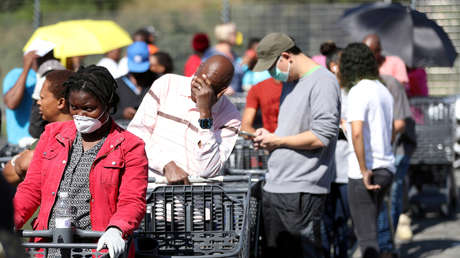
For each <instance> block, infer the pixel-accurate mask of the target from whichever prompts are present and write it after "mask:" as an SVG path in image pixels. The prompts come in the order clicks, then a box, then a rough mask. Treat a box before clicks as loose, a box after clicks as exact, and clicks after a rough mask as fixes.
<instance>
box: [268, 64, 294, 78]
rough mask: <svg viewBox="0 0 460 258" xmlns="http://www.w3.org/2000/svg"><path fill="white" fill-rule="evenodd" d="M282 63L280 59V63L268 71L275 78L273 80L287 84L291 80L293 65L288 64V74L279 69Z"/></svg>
mask: <svg viewBox="0 0 460 258" xmlns="http://www.w3.org/2000/svg"><path fill="white" fill-rule="evenodd" d="M279 62H280V58H278V61H277V62H276V64H275V65H274V66H273V67H272V68H270V69H269V70H268V72H269V73H270V75H271V76H272V77H273V79H275V80H278V81H282V82H287V80H288V78H289V69H291V63H288V70H287V72H283V71H281V70H280V69H278V63H279Z"/></svg>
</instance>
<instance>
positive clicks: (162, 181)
mask: <svg viewBox="0 0 460 258" xmlns="http://www.w3.org/2000/svg"><path fill="white" fill-rule="evenodd" d="M248 180H249V176H247V175H241V176H216V177H211V178H204V177H199V176H189V177H188V181H189V182H190V183H191V184H194V183H212V182H241V181H248ZM254 180H257V179H254ZM148 182H149V183H155V184H165V185H166V184H168V180H166V177H162V178H155V177H149V178H148Z"/></svg>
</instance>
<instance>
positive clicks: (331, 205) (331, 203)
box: [321, 183, 350, 258]
mask: <svg viewBox="0 0 460 258" xmlns="http://www.w3.org/2000/svg"><path fill="white" fill-rule="evenodd" d="M349 217H350V209H349V207H348V195H347V184H337V183H332V184H331V192H330V193H329V195H328V196H327V199H326V205H325V210H324V214H323V225H322V227H321V240H322V245H323V249H324V256H325V257H326V258H329V257H334V258H342V257H344V258H346V257H347V249H348V246H347V242H348V239H347V237H348V226H347V221H348V218H349ZM331 246H332V247H333V254H332V255H331V252H330V250H331Z"/></svg>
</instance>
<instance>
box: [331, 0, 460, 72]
mask: <svg viewBox="0 0 460 258" xmlns="http://www.w3.org/2000/svg"><path fill="white" fill-rule="evenodd" d="M339 24H340V26H342V27H343V28H344V29H345V30H346V31H347V32H349V33H350V35H351V37H352V38H353V39H354V40H356V41H362V40H363V38H364V37H365V36H366V35H368V34H370V33H375V34H377V35H379V37H380V40H381V43H382V48H383V50H384V51H385V52H386V53H389V54H393V55H397V56H399V57H401V58H402V59H403V60H404V62H405V63H406V64H407V65H408V66H410V67H423V66H453V64H454V61H455V58H456V57H457V52H456V51H455V47H454V46H453V45H452V42H451V40H450V39H449V36H448V35H447V33H446V32H445V31H444V30H443V29H442V28H441V27H440V26H439V25H438V24H436V22H434V21H433V20H430V19H428V18H427V17H426V15H425V14H424V13H421V12H418V11H416V10H413V9H410V8H409V7H405V6H402V5H401V4H398V3H393V4H387V3H382V2H379V3H373V4H363V5H360V6H358V7H355V8H352V9H348V10H346V11H345V13H344V15H343V16H342V18H340V20H339Z"/></svg>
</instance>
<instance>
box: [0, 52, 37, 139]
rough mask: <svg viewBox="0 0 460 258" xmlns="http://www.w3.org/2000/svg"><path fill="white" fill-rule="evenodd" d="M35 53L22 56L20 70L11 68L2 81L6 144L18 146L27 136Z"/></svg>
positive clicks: (33, 80)
mask: <svg viewBox="0 0 460 258" xmlns="http://www.w3.org/2000/svg"><path fill="white" fill-rule="evenodd" d="M38 57H39V56H38V55H37V54H36V53H35V51H31V52H29V53H27V54H25V55H24V65H23V67H22V68H13V69H12V70H11V71H10V72H9V73H8V74H7V75H6V76H5V78H4V80H3V103H5V106H6V134H7V136H8V143H10V144H19V142H20V141H21V140H22V139H25V138H32V137H31V136H30V134H29V117H30V111H31V108H32V102H33V101H32V93H33V91H34V88H35V83H36V79H37V78H36V73H35V71H36V70H37V66H38V65H37V58H38Z"/></svg>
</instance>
